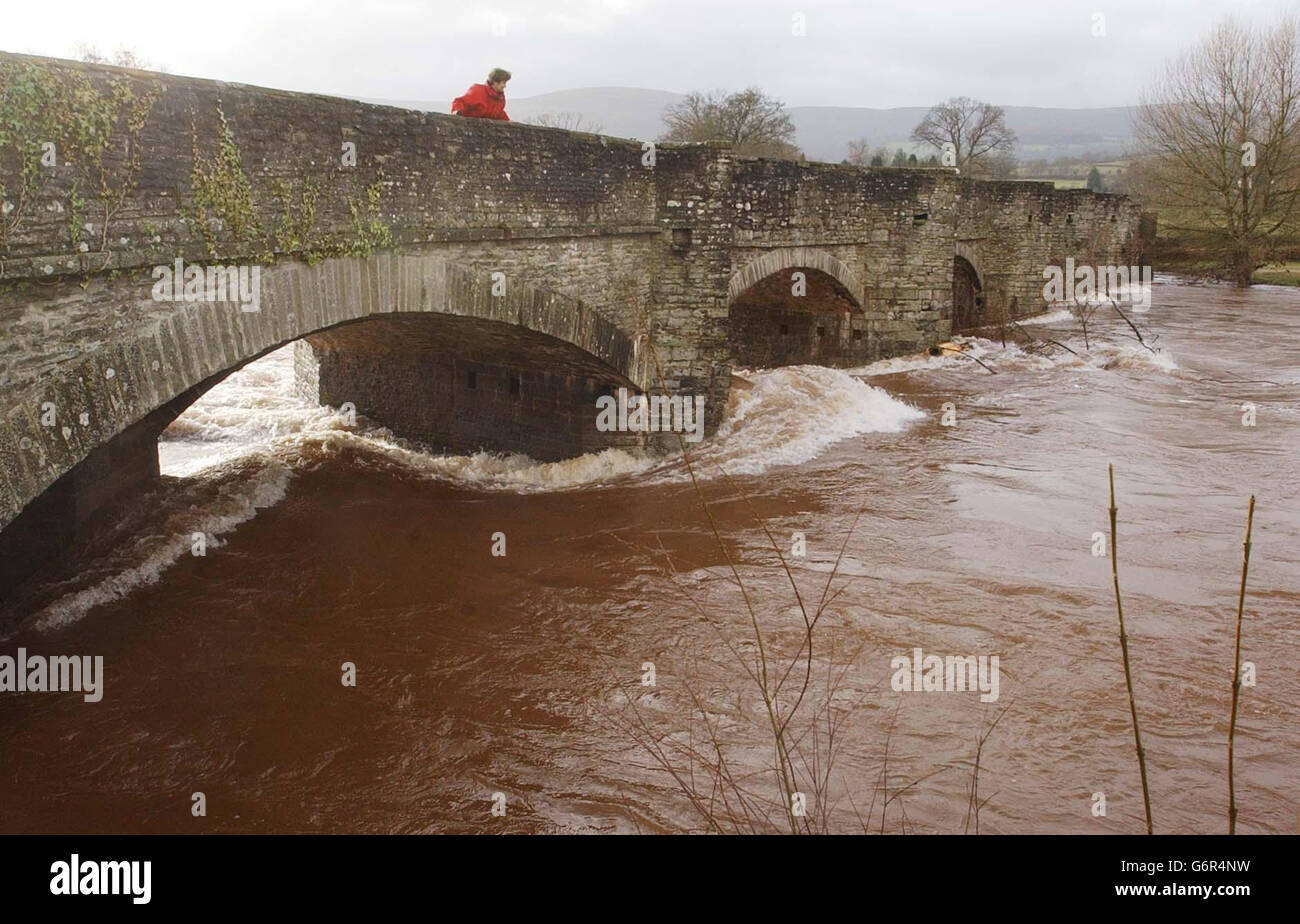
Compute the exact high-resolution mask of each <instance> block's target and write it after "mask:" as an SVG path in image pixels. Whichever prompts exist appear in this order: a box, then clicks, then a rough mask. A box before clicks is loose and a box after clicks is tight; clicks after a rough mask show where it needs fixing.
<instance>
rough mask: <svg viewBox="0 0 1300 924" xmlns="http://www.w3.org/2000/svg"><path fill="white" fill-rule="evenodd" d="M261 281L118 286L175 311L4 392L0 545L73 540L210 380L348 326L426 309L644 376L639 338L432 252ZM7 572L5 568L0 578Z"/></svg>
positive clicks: (152, 455)
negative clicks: (228, 285) (246, 299)
mask: <svg viewBox="0 0 1300 924" xmlns="http://www.w3.org/2000/svg"><path fill="white" fill-rule="evenodd" d="M260 281H261V285H260V307H259V310H257V311H241V310H240V306H239V304H237V303H232V302H206V301H199V302H177V303H175V304H174V305H173V304H171V303H159V302H153V301H152V300H151V288H152V283H151V282H144V281H141V280H133V281H128V280H126V279H119V280H118V281H117V282H115V283H113V284H112V285H113V288H114V289H116V290H118V295H117V297H118V298H122V296H121V292H120V290H121V289H122V287H123V286H128V285H129V286H132V288H131V289H130V291H131V292H132V293H133V294H132V296H131V298H130V299H127V301H130V300H131V299H134V305H133V307H134V308H135V309H141V308H144V307H146V306H147V307H150V308H155V307H156V308H166V309H168V310H167V311H165V312H164V311H157V312H156V313H155V315H154V317H155V318H156V320H154V321H153V322H152V323H146V324H141V325H139V327H138V331H137V332H136V333H134V335H133V336H132V337H130V338H122V339H119V340H115V341H109V342H106V343H104V344H102V345H100V346H99V347H98V348H97V349H95V350H94V351H92V352H88V353H86V354H84V355H83V356H81V357H77V358H74V359H70V360H68V361H65V362H63V363H61V364H59V365H58V366H57V367H56V368H55V370H54V371H53V372H52V373H50V374H48V375H46V376H45V377H44V378H42V379H40V380H38V381H37V383H34V384H31V385H29V386H27V387H26V388H24V389H23V390H21V391H18V392H16V393H11V394H10V396H9V398H10V400H9V402H8V405H9V406H8V407H7V408H6V409H5V411H6V412H7V413H6V415H5V416H4V417H3V418H0V463H2V464H0V552H4V551H6V550H9V551H12V550H14V549H23V550H24V551H25V552H26V553H27V554H28V555H31V554H33V553H35V552H36V550H37V547H38V546H39V545H41V543H40V542H38V541H36V539H35V538H34V536H50V535H53V534H56V533H57V534H60V535H61V538H62V540H63V541H66V540H67V539H68V538H70V536H68V535H67V534H66V531H67V529H68V527H69V526H70V525H71V526H75V524H77V523H80V522H84V521H85V520H86V519H88V518H89V517H90V516H91V515H92V514H93V513H94V512H95V510H96V509H98V508H99V507H101V506H103V504H105V503H107V502H109V501H110V500H112V499H113V498H114V497H115V496H117V495H119V494H121V493H122V492H123V491H126V490H128V489H130V488H131V487H133V486H135V485H136V484H139V483H140V482H142V481H144V480H146V479H148V478H152V477H155V476H156V475H157V474H158V461H157V448H156V447H157V437H158V434H159V433H161V432H162V430H163V429H165V428H166V426H167V425H169V424H170V423H171V421H172V420H174V419H175V418H176V417H177V416H179V414H180V413H182V412H183V411H184V410H185V409H186V408H187V407H189V405H190V404H192V403H193V402H194V401H195V400H197V399H198V398H199V397H200V396H201V395H202V394H203V393H204V392H206V391H207V390H208V389H209V388H211V387H212V386H213V385H215V384H217V383H218V382H220V381H221V380H222V379H224V378H225V377H226V376H227V375H228V374H230V373H231V372H233V371H235V370H236V369H238V368H240V367H242V366H243V365H245V364H247V363H249V362H251V361H253V360H255V359H257V358H259V357H261V356H263V355H265V354H267V353H269V352H271V351H272V350H275V349H277V348H279V347H281V346H284V345H285V344H288V343H291V342H293V341H297V340H301V339H302V338H305V337H309V336H310V335H313V334H316V333H319V332H323V331H329V330H332V329H335V328H346V327H352V326H354V325H353V324H352V323H351V322H358V321H361V322H367V319H372V318H388V317H398V316H407V317H410V316H418V315H426V316H428V315H443V316H458V317H459V318H462V319H464V320H465V322H466V323H470V322H473V323H474V324H478V325H480V326H482V325H484V324H488V323H489V322H490V326H492V327H494V328H495V327H498V326H499V327H501V328H503V329H506V328H514V329H516V330H519V331H520V333H521V336H524V335H526V337H528V338H531V342H533V343H537V342H540V341H541V340H543V339H545V340H546V341H548V342H551V343H554V342H555V341H559V342H561V344H567V345H568V347H567V348H572V349H571V353H572V354H573V355H580V356H582V357H586V359H584V360H583V363H584V364H585V366H586V367H587V368H589V369H591V370H595V371H596V374H597V375H598V377H600V378H601V379H602V381H603V383H604V384H608V383H609V382H619V383H622V382H626V383H628V384H630V385H632V386H633V387H639V386H640V385H641V384H642V383H641V382H640V380H639V367H638V356H637V349H636V343H635V341H634V339H633V338H632V337H631V336H629V335H628V334H627V332H625V331H623V330H622V329H620V328H619V327H618V326H617V325H616V324H615V323H614V322H612V321H610V320H609V319H608V318H606V317H604V316H603V315H601V314H600V313H598V312H597V311H596V310H594V309H593V308H591V307H589V306H588V305H586V304H584V303H583V302H581V301H579V300H577V299H575V298H572V297H569V296H566V295H563V294H560V293H557V292H554V291H550V290H547V289H543V288H541V287H538V286H533V285H529V284H526V283H524V282H522V281H519V280H518V279H517V278H514V277H504V278H502V277H497V278H496V279H494V278H493V276H492V274H490V273H488V272H486V271H479V270H475V269H472V268H469V267H466V266H464V265H460V264H457V263H452V262H449V261H447V260H445V259H443V258H441V257H439V256H437V255H432V254H394V253H380V254H375V255H372V256H370V257H367V258H360V257H338V258H331V259H327V260H324V261H321V262H319V263H317V264H314V265H309V264H306V263H302V262H298V261H293V262H284V263H280V264H277V265H274V266H269V267H264V268H262V270H261V280H260ZM494 284H495V285H496V290H495V294H494ZM136 287H138V288H136ZM103 313H105V314H109V313H111V312H110V311H108V310H107V308H105V310H104V312H103ZM448 320H449V321H450V320H451V319H450V318H448ZM505 333H506V335H509V331H508V329H507V330H506V331H505ZM52 489H53V490H52ZM47 495H48V496H47ZM20 519H21V520H22V521H23V522H18V521H19V520H20ZM56 521H58V522H57V525H56ZM63 521H71V523H67V522H63ZM43 551H46V552H47V551H48V549H46V550H43ZM10 571H11V569H10V568H8V567H0V575H7V576H12V575H11V574H9V572H10Z"/></svg>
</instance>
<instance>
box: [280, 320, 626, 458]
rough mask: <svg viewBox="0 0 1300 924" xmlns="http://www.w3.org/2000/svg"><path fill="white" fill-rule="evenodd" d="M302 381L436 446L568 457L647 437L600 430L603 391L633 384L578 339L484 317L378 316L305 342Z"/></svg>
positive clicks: (297, 352) (314, 393) (312, 394)
mask: <svg viewBox="0 0 1300 924" xmlns="http://www.w3.org/2000/svg"><path fill="white" fill-rule="evenodd" d="M294 386H295V390H296V391H297V393H298V395H299V396H300V397H302V398H304V399H306V400H308V401H315V402H319V403H320V404H323V405H329V406H332V407H343V406H344V405H345V404H350V405H351V407H352V408H353V409H355V411H356V413H357V414H359V415H362V416H364V417H366V418H369V419H370V420H373V421H375V422H377V423H380V424H382V425H383V426H385V427H387V428H388V429H390V430H392V431H393V433H394V434H396V435H397V436H399V437H401V438H403V439H409V440H413V441H415V442H418V443H422V444H423V445H425V446H428V447H429V448H431V449H432V450H434V451H436V452H454V453H467V452H476V451H478V450H488V451H492V452H505V453H511V452H517V453H523V454H525V455H528V456H531V457H532V458H534V459H538V460H539V461H543V462H556V461H560V460H562V459H568V458H573V457H575V456H579V455H582V454H584V453H589V452H598V451H600V450H602V449H608V448H610V447H614V446H625V447H628V446H638V445H641V444H642V438H641V437H640V435H638V434H629V433H612V432H611V433H605V432H601V431H599V430H598V429H597V428H596V417H597V407H596V399H597V398H598V397H599V396H600V395H602V394H611V393H614V392H615V391H616V390H617V389H618V388H620V387H623V388H629V389H632V388H633V386H632V383H630V382H629V381H627V380H626V379H624V378H622V377H620V376H619V375H617V374H615V373H614V372H612V371H611V370H609V369H608V368H607V367H604V366H602V365H601V364H600V363H598V362H597V361H595V360H594V359H593V358H592V357H590V356H588V355H586V354H583V353H582V352H581V351H580V350H577V349H576V348H574V347H573V346H572V345H571V344H567V343H564V342H563V341H559V340H556V339H554V338H551V337H547V336H545V335H542V334H536V333H531V332H528V333H521V332H519V331H518V330H511V329H510V328H505V327H503V326H502V325H500V324H495V323H492V322H485V321H478V320H475V319H473V318H460V317H452V316H445V315H444V316H437V317H405V318H397V317H388V318H372V319H370V320H366V321H361V322H357V323H353V324H346V325H341V326H339V327H336V328H333V329H331V330H328V331H324V332H321V333H318V334H313V335H310V336H308V337H305V338H303V339H302V340H299V341H297V342H296V343H295V344H294ZM633 390H634V389H633Z"/></svg>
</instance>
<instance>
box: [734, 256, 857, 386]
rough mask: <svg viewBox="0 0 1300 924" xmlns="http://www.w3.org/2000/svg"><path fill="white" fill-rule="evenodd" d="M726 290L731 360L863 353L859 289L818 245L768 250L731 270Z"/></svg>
mask: <svg viewBox="0 0 1300 924" xmlns="http://www.w3.org/2000/svg"><path fill="white" fill-rule="evenodd" d="M796 274H801V275H796ZM800 293H802V294H800ZM727 294H728V313H727V317H728V340H729V346H730V350H731V358H732V362H733V363H735V364H736V365H740V366H763V367H771V366H789V365H796V364H800V363H815V364H819V365H827V366H853V365H861V364H862V363H865V362H867V361H868V360H869V359H870V345H869V343H868V338H867V323H866V316H865V312H864V306H865V304H866V298H865V288H864V286H863V284H862V281H861V279H860V278H859V277H858V275H857V273H855V272H854V271H853V269H852V268H851V267H850V266H849V265H848V264H846V263H845V262H844V261H842V260H839V259H838V258H836V257H834V256H832V255H831V254H829V253H827V252H826V251H824V250H818V249H815V248H811V247H783V248H779V249H777V250H771V251H768V252H766V253H764V254H762V255H761V256H759V257H757V258H755V259H753V260H751V261H750V262H749V263H747V264H745V265H744V266H743V267H741V268H740V269H739V270H737V271H736V272H735V273H733V274H732V277H731V281H730V283H729V285H728V293H727Z"/></svg>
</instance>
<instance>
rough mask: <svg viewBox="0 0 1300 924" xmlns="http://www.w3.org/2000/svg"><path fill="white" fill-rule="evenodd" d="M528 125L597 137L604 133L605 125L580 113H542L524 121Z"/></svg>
mask: <svg viewBox="0 0 1300 924" xmlns="http://www.w3.org/2000/svg"><path fill="white" fill-rule="evenodd" d="M524 121H525V122H528V123H529V124H530V125H543V126H545V127H547V128H563V129H564V130H565V131H571V132H589V133H590V134H593V135H599V134H601V133H603V132H604V131H605V123H604V122H597V121H595V120H594V119H588V118H586V117H585V116H584V115H583V114H582V113H580V112H543V113H541V114H540V115H535V116H533V117H532V118H530V119H524Z"/></svg>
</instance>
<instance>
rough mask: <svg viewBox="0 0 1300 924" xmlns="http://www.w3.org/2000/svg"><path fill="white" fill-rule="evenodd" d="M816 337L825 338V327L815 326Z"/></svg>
mask: <svg viewBox="0 0 1300 924" xmlns="http://www.w3.org/2000/svg"><path fill="white" fill-rule="evenodd" d="M817 336H818V337H825V336H826V328H825V327H822V325H820V324H818V325H817Z"/></svg>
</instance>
